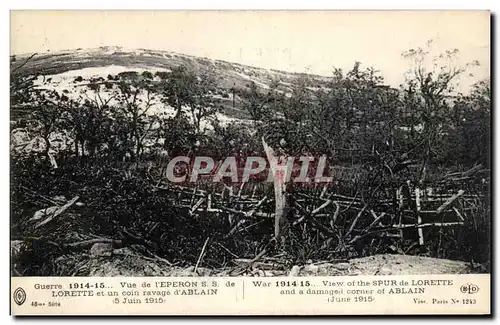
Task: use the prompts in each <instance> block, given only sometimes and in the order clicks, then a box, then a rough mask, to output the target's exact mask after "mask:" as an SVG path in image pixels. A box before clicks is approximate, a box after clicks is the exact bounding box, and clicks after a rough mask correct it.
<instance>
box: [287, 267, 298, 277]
mask: <svg viewBox="0 0 500 325" xmlns="http://www.w3.org/2000/svg"><path fill="white" fill-rule="evenodd" d="M299 273H300V266H298V265H294V266H293V267H292V269H291V270H290V273H289V274H288V276H299Z"/></svg>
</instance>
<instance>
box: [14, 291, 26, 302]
mask: <svg viewBox="0 0 500 325" xmlns="http://www.w3.org/2000/svg"><path fill="white" fill-rule="evenodd" d="M14 301H15V302H16V304H18V305H19V306H21V305H22V304H24V302H25V301H26V291H24V289H23V288H17V289H16V290H14Z"/></svg>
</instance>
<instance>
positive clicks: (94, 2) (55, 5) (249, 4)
mask: <svg viewBox="0 0 500 325" xmlns="http://www.w3.org/2000/svg"><path fill="white" fill-rule="evenodd" d="M5 4H6V6H5V9H4V10H2V11H1V16H0V21H1V22H2V23H1V33H0V37H1V41H2V42H1V43H2V44H3V45H4V49H3V51H4V53H5V54H4V56H3V57H4V60H5V61H3V62H5V64H2V65H0V69H2V71H1V75H2V76H4V77H3V78H2V83H3V85H2V87H1V88H0V89H1V91H0V94H1V95H2V102H3V103H5V106H3V109H0V121H1V122H2V123H3V125H4V127H3V128H1V130H2V133H3V134H2V136H1V137H0V152H1V153H2V154H3V157H2V158H3V159H1V160H0V164H1V170H2V175H3V180H4V181H3V182H2V183H1V185H0V207H2V210H3V213H2V216H1V217H2V218H3V223H4V226H3V227H0V230H1V231H2V237H1V238H4V242H3V245H2V248H1V249H0V251H1V252H2V258H1V261H2V262H3V263H2V265H3V267H2V270H3V272H1V273H0V274H4V276H5V278H3V280H2V281H0V283H1V287H0V292H1V293H2V294H1V295H0V299H1V300H0V301H1V302H2V303H1V306H4V307H3V308H2V309H3V312H2V316H4V317H5V316H6V315H8V312H9V310H8V308H9V301H10V299H9V296H8V293H9V290H8V287H9V283H8V276H7V274H8V273H7V272H8V271H7V269H8V268H7V263H8V258H9V251H8V250H7V247H8V246H7V240H8V239H9V228H10V225H9V210H10V208H9V199H8V197H9V195H10V194H9V193H10V191H9V182H8V180H9V176H8V173H9V156H8V155H9V125H8V123H9V109H8V107H9V104H8V98H9V95H8V90H7V89H8V85H7V84H8V79H7V76H8V74H9V68H8V65H7V56H8V53H10V52H9V11H8V10H7V9H174V10H179V9H204V10H207V9H212V10H217V9H250V10H252V9H254V10H255V9H266V10H271V9H281V10H283V9H292V10H296V9H306V10H312V9H337V10H339V9H340V10H348V9H354V10H360V9H376V10H386V9H400V10H411V9H420V10H439V9H454V10H466V9H490V10H492V11H493V12H494V13H497V14H498V12H499V10H498V8H499V1H496V0H495V1H493V0H474V1H458V0H455V1H436V0H420V1H388V0H386V1H380V0H379V1H376V2H375V1H369V0H364V1H362V0H349V1H345V0H344V1H337V2H333V1H319V0H307V1H295V0H289V1H286V2H285V1H283V2H278V1H271V0H253V1H239V2H236V1H220V0H212V1H201V0H198V1H193V0H191V1H186V0H185V1H176V2H168V3H165V2H164V1H150V0H141V1H137V0H136V1H113V2H112V1H105V0H86V1H62V0H59V1H54V0H49V1H47V0H46V1H36V0H30V1H28V0H16V1H12V0H7V1H3V2H2V7H3V5H5ZM2 9H3V8H2ZM492 35H493V36H494V37H495V39H496V35H495V33H493V34H492ZM494 66H495V67H496V65H494ZM495 72H496V69H495ZM492 78H493V76H492ZM494 91H495V94H497V93H498V83H497V82H495V89H494ZM499 116H500V114H499V113H498V112H497V113H495V124H496V125H499V122H500V121H499V119H500V117H499ZM498 133H499V132H497V133H496V134H495V139H494V140H495V144H496V143H498V137H497V135H498ZM495 147H496V148H495V149H497V150H495V152H497V151H498V148H497V146H495ZM495 158H496V157H495ZM495 161H497V159H495ZM497 175H498V172H497V173H495V179H494V180H493V183H494V184H496V183H497V178H498V177H497ZM499 198H500V195H499V193H498V192H496V193H495V198H494V199H493V200H492V201H494V202H500V200H499ZM493 217H495V216H493ZM494 225H495V229H494V230H495V233H498V228H499V222H498V221H494ZM495 242H496V241H495ZM495 248H496V246H495ZM495 252H496V253H495V260H496V258H497V257H498V251H497V249H495ZM496 264H497V265H495V266H496V267H495V269H497V268H498V263H496ZM496 280H497V281H495V283H498V279H496ZM495 289H496V287H495ZM495 301H497V302H498V297H497V299H495ZM497 305H498V303H496V304H495V306H494V308H495V307H497ZM495 309H496V308H495ZM495 309H493V310H495ZM91 320H92V321H93V322H96V323H101V322H102V323H103V322H104V321H112V322H116V323H118V322H122V321H123V320H124V319H123V318H119V319H109V320H107V319H106V320H104V319H91ZM196 320H199V319H196ZM196 320H195V321H196ZM380 320H381V321H385V319H380ZM6 321H7V322H8V323H9V324H10V323H11V322H14V319H13V318H12V317H8V319H6ZM25 321H26V320H25ZM32 321H33V320H32V319H30V320H28V321H26V323H28V322H32ZM61 321H63V322H65V321H66V320H61ZM133 321H134V322H141V321H142V320H141V319H134V320H133ZM160 321H167V322H169V323H170V322H177V321H178V320H177V319H175V320H174V319H167V320H160ZM190 321H192V320H190ZM215 321H219V320H218V319H217V320H215ZM226 321H230V322H233V321H235V319H228V320H226ZM254 321H258V322H268V321H269V322H270V321H277V320H276V319H271V320H263V319H254ZM285 321H289V320H288V319H286V320H285ZM326 321H335V322H343V321H345V320H341V319H334V320H329V319H328V320H326ZM350 321H355V322H366V321H370V322H371V321H373V320H372V319H366V318H364V319H358V320H352V319H351V320H350ZM395 321H400V320H399V319H395ZM420 321H423V322H426V323H428V322H429V323H430V322H435V321H436V320H431V319H422V320H420ZM440 321H452V322H455V321H457V320H456V319H447V320H444V319H443V320H440ZM463 321H466V322H471V319H463ZM52 322H53V320H52V319H42V320H38V323H39V324H44V323H45V324H51V323H52Z"/></svg>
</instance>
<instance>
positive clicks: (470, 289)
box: [460, 283, 479, 294]
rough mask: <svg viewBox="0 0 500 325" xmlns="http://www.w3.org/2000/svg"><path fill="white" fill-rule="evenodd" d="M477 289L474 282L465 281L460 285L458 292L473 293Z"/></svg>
mask: <svg viewBox="0 0 500 325" xmlns="http://www.w3.org/2000/svg"><path fill="white" fill-rule="evenodd" d="M478 291H479V287H478V286H477V285H475V284H471V283H467V284H463V285H462V286H461V287H460V292H462V293H468V294H473V293H476V292H478Z"/></svg>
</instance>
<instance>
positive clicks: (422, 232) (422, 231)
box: [415, 186, 424, 245]
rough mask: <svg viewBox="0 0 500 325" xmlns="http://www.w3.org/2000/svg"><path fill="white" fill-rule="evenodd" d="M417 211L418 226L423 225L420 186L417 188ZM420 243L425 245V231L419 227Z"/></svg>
mask: <svg viewBox="0 0 500 325" xmlns="http://www.w3.org/2000/svg"><path fill="white" fill-rule="evenodd" d="M415 210H416V213H417V224H418V225H421V224H422V217H421V216H420V188H418V186H417V187H416V188H415ZM417 231H418V243H419V244H420V245H424V230H423V229H422V228H421V227H419V228H418V230H417Z"/></svg>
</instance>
